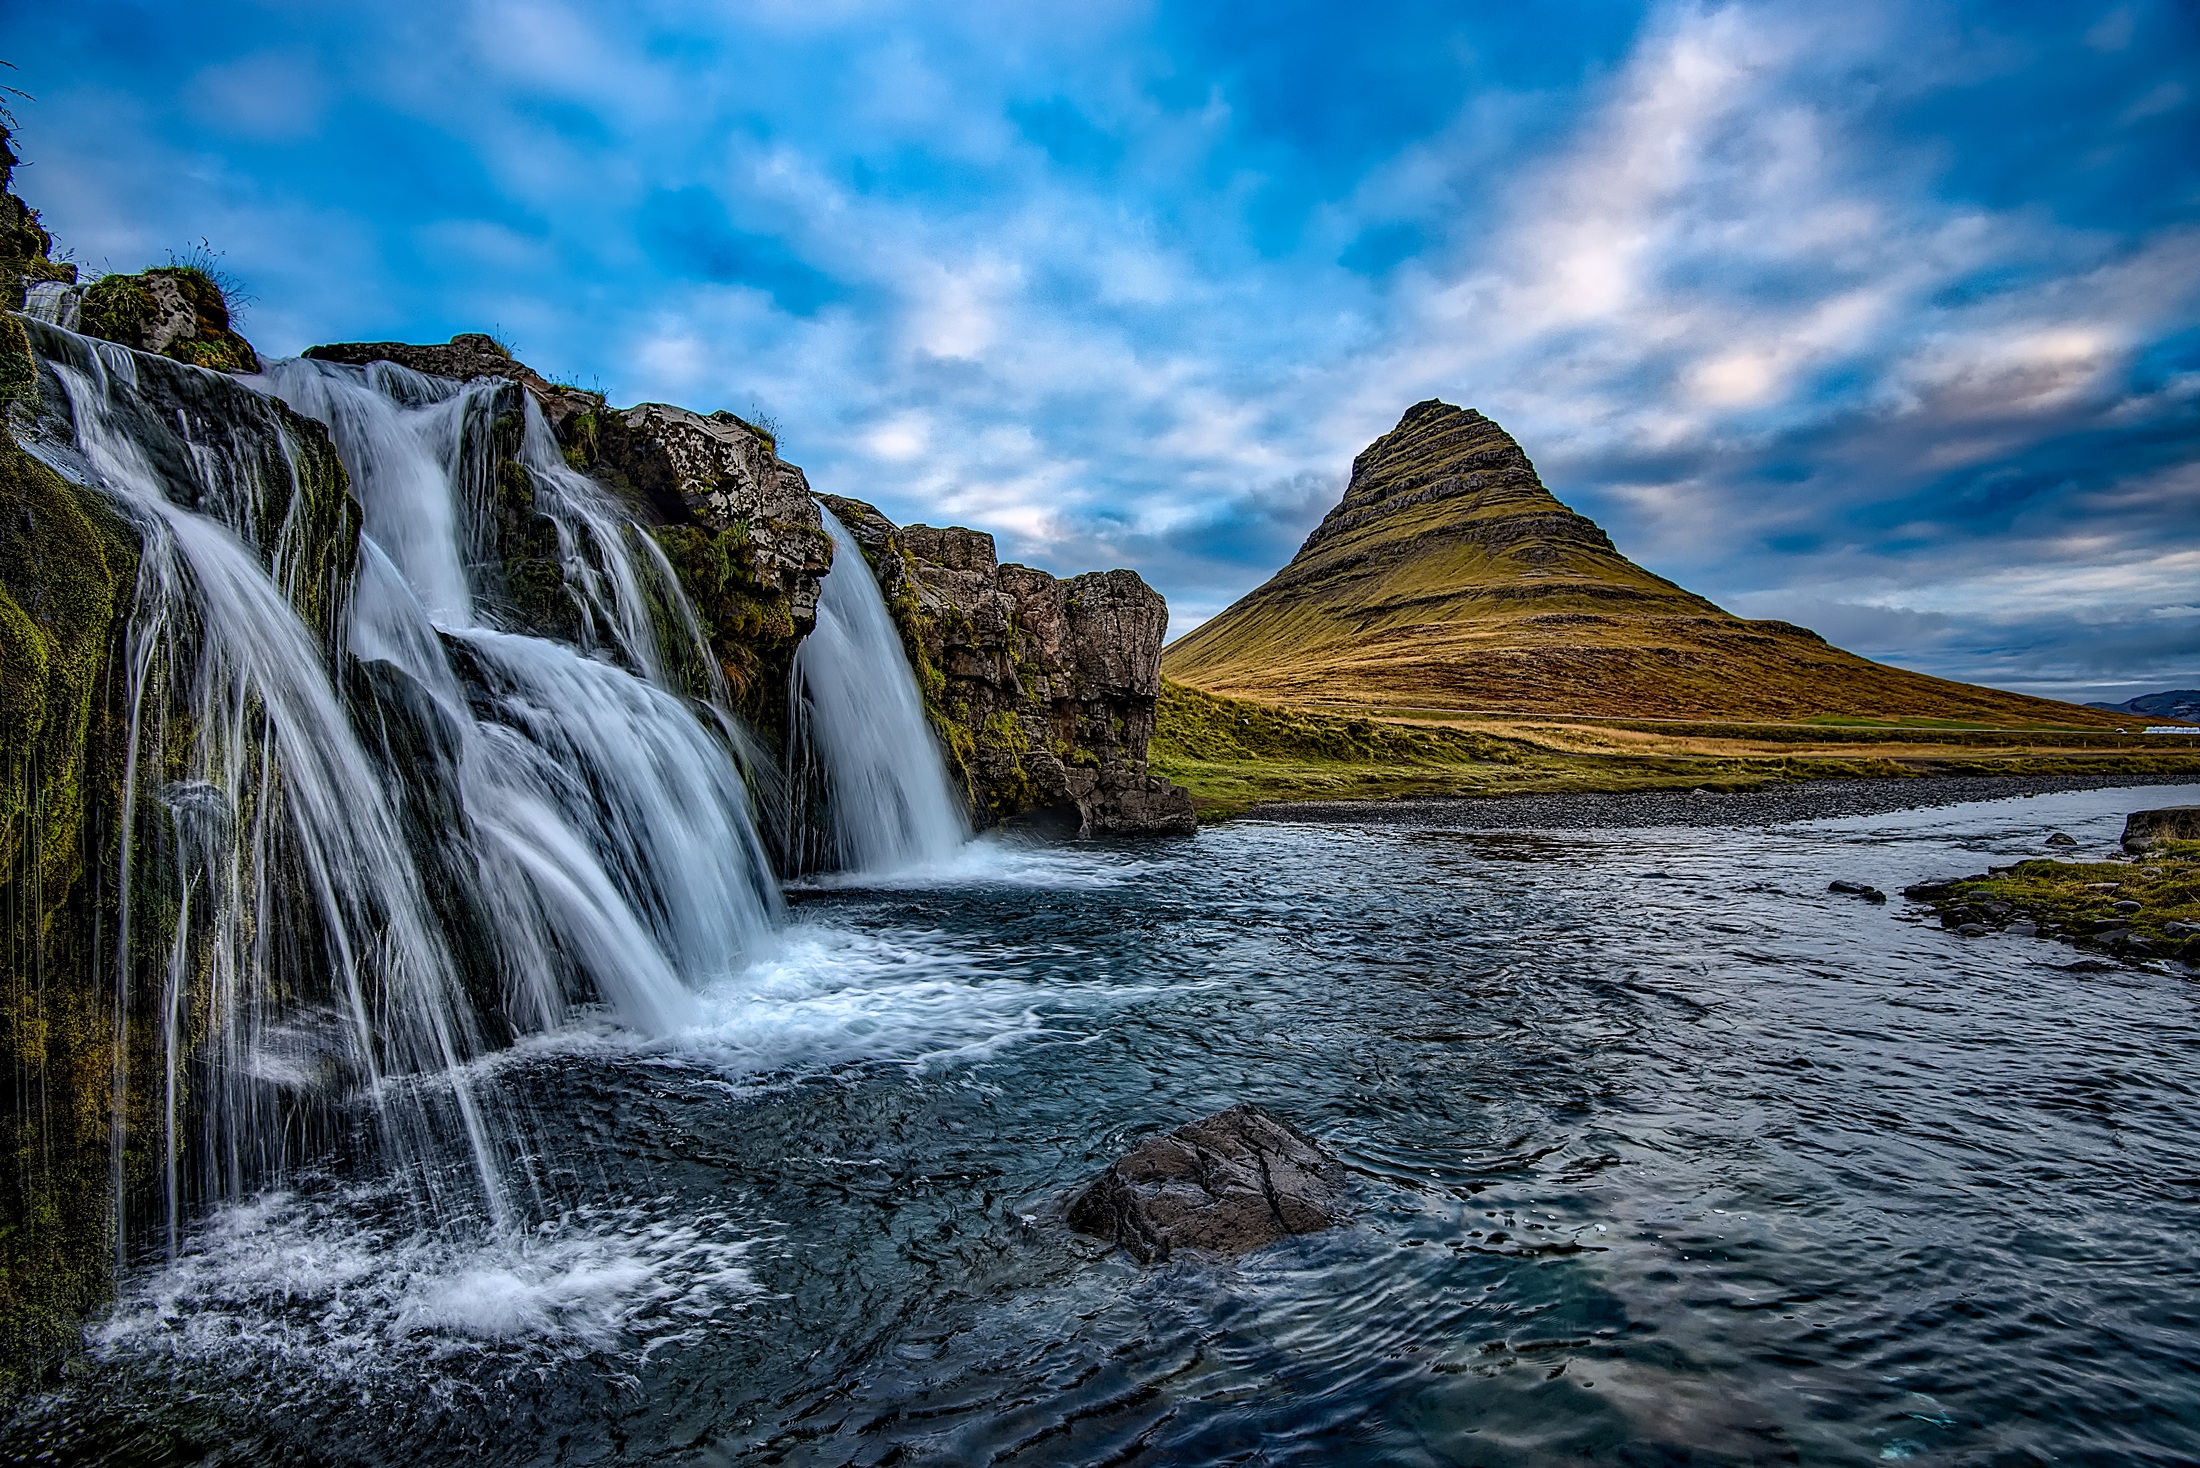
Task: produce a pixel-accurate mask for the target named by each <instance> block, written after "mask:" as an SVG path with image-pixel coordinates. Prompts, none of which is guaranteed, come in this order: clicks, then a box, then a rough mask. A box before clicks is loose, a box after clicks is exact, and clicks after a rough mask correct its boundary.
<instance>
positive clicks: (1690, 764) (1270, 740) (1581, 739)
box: [1148, 679, 2200, 821]
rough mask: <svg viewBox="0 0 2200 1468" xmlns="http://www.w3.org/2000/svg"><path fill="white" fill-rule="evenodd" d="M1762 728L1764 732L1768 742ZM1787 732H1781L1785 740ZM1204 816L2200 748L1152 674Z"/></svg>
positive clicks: (1895, 773) (2197, 757)
mask: <svg viewBox="0 0 2200 1468" xmlns="http://www.w3.org/2000/svg"><path fill="white" fill-rule="evenodd" d="M1768 730H1769V732H1770V735H1771V737H1767V735H1768ZM1791 734H1792V735H1794V736H1795V737H1793V738H1789V737H1787V736H1789V735H1791ZM1148 758H1149V760H1150V761H1151V764H1152V768H1153V769H1154V771H1155V773H1157V774H1161V775H1165V776H1167V777H1168V778H1169V779H1171V780H1174V781H1176V782H1177V783H1178V784H1179V785H1182V786H1184V787H1185V788H1186V789H1188V790H1190V791H1191V792H1192V798H1193V802H1194V803H1195V805H1196V806H1197V807H1198V809H1199V812H1200V816H1201V818H1202V819H1203V820H1210V821H1212V820H1220V819H1224V818H1227V817H1229V816H1231V815H1235V814H1238V813H1239V812H1242V811H1244V810H1246V809H1247V808H1249V807H1251V806H1254V805H1260V804H1265V803H1269V802H1278V801H1297V800H1381V799H1394V798H1397V797H1401V796H1481V795H1526V794H1550V793H1561V792H1580V793H1617V792H1623V791H1630V790H1661V789H1663V790H1670V789H1693V788H1696V787H1699V786H1701V787H1703V788H1706V789H1713V790H1747V789H1755V788H1758V787H1760V786H1764V785H1770V784H1777V783H1782V782H1787V781H1797V780H1826V779H1870V778H1914V777H1918V776H1921V775H2070V774H2083V775H2113V774H2129V775H2178V774H2190V775H2193V776H2195V777H2200V750H2194V751H2189V752H2183V753H2179V752H2176V751H2170V752H2167V753H2165V752H2163V751H2162V750H2161V749H2160V747H2159V746H2158V745H2150V744H2147V743H2145V742H2144V741H2143V740H2141V739H2140V738H2138V737H2137V736H2133V737H2131V738H2128V739H2117V738H2116V737H2115V736H2113V735H2110V736H2107V738H2106V739H2104V738H2103V737H2102V735H2101V733H2100V731H2097V730H2084V731H2077V732H2075V733H2072V734H2069V735H2048V736H2043V735H2042V733H2041V731H2037V730H1992V731H1980V730H1949V731H1945V732H1942V733H1939V734H1938V735H1937V736H1936V735H1935V733H1934V731H1931V730H1912V731H1890V730H1880V729H1872V730H1854V729H1824V728H1812V727H1809V726H1778V725H1774V726H1764V725H1755V724H1717V723H1709V724H1707V723H1689V724H1681V725H1658V724H1650V723H1641V722H1624V723H1621V722H1615V723H1600V722H1597V721H1592V720H1568V721H1563V722H1554V721H1549V720H1537V719H1508V718H1503V717H1497V716H1461V715H1445V714H1443V713H1442V712H1441V711H1437V710H1412V711H1401V710H1382V711H1376V710H1366V711H1362V712H1358V713H1343V712H1332V711H1328V710H1311V709H1306V708H1297V707H1290V706H1286V705H1281V704H1273V703H1261V702H1254V701H1252V700H1249V699H1238V698H1226V697H1222V696H1219V695H1216V694H1210V693H1202V692H1200V691H1198V690H1197V689H1192V688H1187V687H1185V686H1184V685H1183V684H1180V683H1177V682H1174V681H1173V680H1168V679H1164V680H1163V681H1162V685H1161V698H1160V702H1159V706H1158V708H1157V710H1156V722H1155V728H1154V736H1153V741H1152V745H1151V747H1150V749H1149V751H1148Z"/></svg>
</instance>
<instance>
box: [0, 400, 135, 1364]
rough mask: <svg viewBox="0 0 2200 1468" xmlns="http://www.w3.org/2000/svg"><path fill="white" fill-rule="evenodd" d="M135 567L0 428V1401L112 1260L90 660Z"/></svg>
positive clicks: (106, 886)
mask: <svg viewBox="0 0 2200 1468" xmlns="http://www.w3.org/2000/svg"><path fill="white" fill-rule="evenodd" d="M135 572H136V547H135V540H134V537H133V536H132V535H131V534H130V532H129V531H128V530H127V529H126V527H124V526H123V525H122V523H121V522H120V521H119V520H118V519H117V518H116V517H115V516H114V514H113V513H112V512H111V511H109V510H108V509H106V508H105V507H104V506H103V505H102V504H100V503H99V502H98V499H97V497H96V496H95V495H93V494H92V493H90V492H89V491H86V490H84V489H81V488H79V487H77V486H75V485H71V484H68V483H67V482H65V481H63V480H62V479H61V478H60V477H59V476H58V475H56V474H55V473H54V472H53V471H52V470H50V469H48V468H46V467H45V466H44V465H43V464H40V463H39V462H38V461H37V460H35V459H33V458H31V457H30V456H29V455H28V454H26V453H24V452H23V451H22V450H21V449H20V448H18V447H17V446H16V444H15V442H14V440H13V439H12V438H10V437H7V436H6V433H5V430H4V429H0V1065H4V1066H5V1067H6V1075H7V1082H8V1085H7V1091H6V1097H5V1100H4V1102H0V1153H4V1155H5V1157H6V1167H5V1172H4V1176H0V1398H4V1397H5V1396H7V1395H10V1394H12V1392H13V1391H14V1390H16V1389H19V1388H21V1387H22V1386H24V1385H26V1384H28V1383H29V1382H31V1381H34V1380H36V1379H38V1378H40V1377H42V1376H44V1375H46V1374H47V1373H49V1372H50V1371H51V1370H52V1369H53V1368H54V1366H55V1365H56V1364H57V1363H58V1362H59V1361H60V1360H61V1359H62V1357H63V1356H64V1355H65V1354H66V1352H67V1351H68V1350H69V1349H71V1348H72V1347H73V1344H74V1342H75V1339H76V1321H77V1318H78V1317H79V1316H80V1315H81V1313H82V1312H83V1311H84V1310H86V1309H88V1308H89V1307H90V1306H92V1305H93V1304H95V1303H97V1301H98V1300H99V1299H100V1298H101V1297H102V1296H103V1294H104V1292H105V1289H106V1285H107V1278H108V1270H109V1268H110V1266H111V1264H112V1262H113V1258H114V1251H115V1242H114V1235H113V1223H112V1208H111V1200H112V1198H113V1196H114V1191H115V1190H114V1182H115V1173H116V1164H117V1161H118V1159H116V1158H115V1157H114V1156H113V1155H112V1151H111V1148H110V1139H111V1136H112V1130H111V1126H110V1120H111V1117H112V1114H113V1107H114V1102H115V1085H114V1077H115V1075H116V1065H115V1057H116V1047H117V1044H118V1042H119V1043H120V1044H122V1045H125V1046H132V1047H142V1046H143V1045H145V1044H147V1043H149V1037H147V1036H145V1035H143V1034H142V1033H132V1032H130V1031H129V1030H128V1029H124V1030H123V1031H122V1032H121V1033H120V1035H119V1036H118V1030H117V1026H116V1024H115V1021H114V1013H113V1005H112V1003H111V995H110V993H109V987H108V981H109V976H111V974H112V972H113V969H114V962H115V959H114V955H113V954H111V953H109V952H106V951H104V950H105V945H104V943H103V942H102V934H103V933H104V932H105V930H106V923H105V922H104V921H103V919H104V918H105V916H106V915H107V914H108V912H109V910H110V909H111V906H112V887H113V872H114V867H115V861H114V858H115V855H116V849H115V844H114V843H115V839H116V836H115V829H114V821H113V817H114V814H115V812H116V811H117V810H118V808H119V805H120V801H121V788H122V775H123V768H122V758H123V749H122V740H121V738H120V732H121V730H120V725H121V711H120V708H119V704H118V700H117V697H116V694H117V689H116V686H115V681H114V678H113V676H112V669H111V666H110V653H111V651H112V650H113V649H114V648H115V645H116V643H117V641H118V639H119V637H120V635H121V628H122V624H123V621H124V619H125V617H126V616H127V614H128V610H129V605H130V600H131V588H132V583H133V579H134V576H135ZM124 1103H125V1105H127V1106H131V1107H132V1108H134V1109H137V1110H139V1111H141V1112H142V1111H143V1110H144V1108H145V1107H146V1106H147V1105H149V1098H148V1097H147V1096H145V1095H144V1094H143V1091H142V1088H134V1089H126V1091H125V1094H124ZM119 1161H120V1162H122V1163H123V1164H124V1165H125V1167H126V1169H127V1171H128V1172H129V1173H131V1174H133V1175H135V1174H141V1173H142V1172H143V1171H144V1170H145V1169H146V1168H147V1167H148V1166H149V1165H150V1159H148V1158H147V1157H146V1156H145V1154H144V1152H143V1150H142V1149H134V1150H132V1151H130V1152H129V1153H128V1154H127V1155H126V1156H125V1157H123V1158H121V1159H119ZM128 1180H129V1179H125V1181H128Z"/></svg>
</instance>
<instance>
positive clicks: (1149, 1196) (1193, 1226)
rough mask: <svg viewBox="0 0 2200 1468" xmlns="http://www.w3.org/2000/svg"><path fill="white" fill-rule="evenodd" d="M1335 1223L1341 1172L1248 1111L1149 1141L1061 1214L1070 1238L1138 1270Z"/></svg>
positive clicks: (1278, 1124) (1281, 1125) (1314, 1146)
mask: <svg viewBox="0 0 2200 1468" xmlns="http://www.w3.org/2000/svg"><path fill="white" fill-rule="evenodd" d="M1343 1217H1344V1191H1343V1169H1342V1168H1340V1167H1339V1166H1338V1165H1337V1163H1336V1161H1335V1160H1334V1159H1333V1158H1331V1157H1330V1156H1329V1155H1328V1154H1327V1153H1326V1152H1324V1151H1323V1150H1322V1149H1321V1147H1320V1145H1319V1144H1318V1143H1316V1142H1315V1141H1314V1139H1313V1138H1311V1137H1309V1136H1307V1135H1306V1134H1305V1133H1304V1132H1302V1131H1300V1130H1299V1129H1298V1128H1297V1127H1294V1126H1292V1125H1291V1124H1290V1123H1289V1122H1286V1121H1283V1120H1280V1119H1279V1118H1277V1117H1274V1116H1270V1115H1269V1114H1268V1113H1267V1112H1265V1111H1262V1110H1260V1109H1259V1108H1258V1107H1253V1106H1233V1107H1231V1108H1230V1109H1229V1110H1228V1111H1224V1112H1220V1113H1218V1114H1216V1115H1214V1116H1210V1117H1206V1118H1204V1119H1203V1120H1200V1121H1195V1122H1191V1123H1189V1124H1187V1125H1185V1126H1181V1127H1178V1128H1177V1129H1176V1130H1175V1131H1173V1132H1166V1133H1164V1134H1162V1135H1161V1136H1158V1137H1149V1138H1147V1139H1146V1140H1145V1141H1143V1142H1141V1143H1139V1144H1138V1145H1137V1146H1136V1147H1134V1148H1132V1149H1131V1150H1130V1151H1129V1152H1127V1153H1125V1154H1124V1155H1123V1157H1122V1158H1121V1159H1119V1160H1118V1161H1116V1162H1115V1163H1113V1164H1111V1165H1110V1166H1109V1167H1108V1169H1107V1171H1105V1172H1103V1173H1101V1174H1100V1176H1099V1178H1098V1179H1096V1180H1095V1181H1094V1182H1093V1183H1092V1185H1091V1186H1089V1187H1087V1188H1086V1189H1085V1190H1084V1191H1083V1192H1082V1193H1080V1194H1079V1195H1078V1196H1077V1197H1076V1199H1075V1200H1073V1201H1072V1202H1071V1203H1070V1205H1069V1209H1068V1213H1067V1218H1068V1222H1069V1226H1070V1227H1071V1228H1073V1229H1075V1230H1077V1232H1079V1233H1082V1234H1090V1235H1092V1236H1094V1237H1096V1238H1103V1239H1109V1240H1112V1241H1113V1242H1115V1243H1116V1244H1118V1245H1120V1246H1121V1247H1122V1248H1123V1250H1124V1251H1125V1252H1126V1253H1128V1254H1130V1255H1131V1256H1132V1257H1133V1258H1135V1259H1137V1260H1138V1261H1139V1262H1141V1263H1145V1264H1153V1263H1158V1262H1160V1261H1162V1260H1165V1259H1168V1258H1169V1257H1171V1256H1172V1255H1173V1254H1174V1253H1175V1252H1176V1251H1178V1250H1180V1249H1188V1250H1197V1251H1200V1252H1203V1253H1209V1254H1223V1255H1233V1254H1243V1253H1245V1252H1247V1251H1248V1250H1252V1249H1258V1248H1261V1247H1262V1246H1264V1245H1267V1244H1272V1243H1274V1242H1276V1241H1277V1240H1278V1239H1282V1238H1285V1237H1288V1236H1289V1235H1292V1234H1307V1233H1316V1232H1319V1231H1320V1230H1322V1229H1325V1228H1330V1227H1332V1226H1334V1225H1335V1224H1337V1223H1339V1222H1341V1221H1342V1219H1343Z"/></svg>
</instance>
